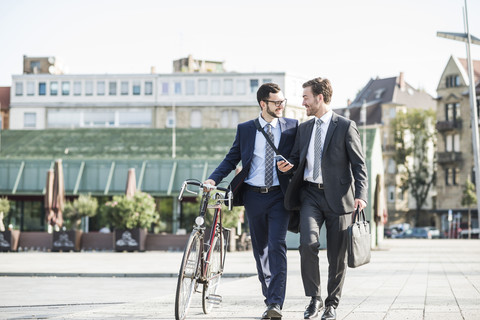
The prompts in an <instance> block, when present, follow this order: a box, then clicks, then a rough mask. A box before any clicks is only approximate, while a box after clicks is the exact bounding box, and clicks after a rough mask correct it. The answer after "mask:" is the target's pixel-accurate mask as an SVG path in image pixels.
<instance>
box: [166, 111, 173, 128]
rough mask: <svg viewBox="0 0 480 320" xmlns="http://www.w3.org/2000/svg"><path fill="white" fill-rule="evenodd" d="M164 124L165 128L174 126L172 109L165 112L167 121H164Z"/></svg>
mask: <svg viewBox="0 0 480 320" xmlns="http://www.w3.org/2000/svg"><path fill="white" fill-rule="evenodd" d="M165 126H166V127H167V128H173V126H175V117H174V116H173V111H172V110H169V111H168V112H167V121H166V123H165Z"/></svg>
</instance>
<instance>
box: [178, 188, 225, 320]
mask: <svg viewBox="0 0 480 320" xmlns="http://www.w3.org/2000/svg"><path fill="white" fill-rule="evenodd" d="M189 185H192V186H197V187H198V188H199V190H201V189H203V190H204V191H203V194H202V199H201V201H200V210H199V215H198V217H197V218H196V219H195V225H194V227H193V230H192V233H191V234H190V237H189V239H188V241H187V244H186V245H185V250H184V253H183V259H182V264H181V265H180V271H179V272H178V282H177V291H176V294H175V319H176V320H184V319H185V318H186V316H187V312H188V309H189V307H190V302H191V300H192V296H193V294H194V293H196V292H199V291H197V289H198V287H199V285H201V284H203V290H202V309H203V312H204V313H205V314H208V313H209V312H210V311H211V310H212V308H213V305H219V304H220V303H221V302H222V297H221V296H220V295H218V294H217V290H218V287H219V285H220V278H221V277H222V274H223V266H224V263H225V256H226V243H228V233H227V242H225V239H224V231H225V230H227V229H225V228H223V226H222V204H223V205H228V209H229V210H232V200H233V194H232V192H231V191H230V190H229V189H227V188H222V187H217V186H212V185H204V184H203V183H201V182H200V181H197V180H192V179H189V180H185V181H184V182H183V185H182V189H181V191H180V194H179V196H178V200H180V201H182V199H183V193H184V192H189V193H192V194H197V195H198V194H199V192H194V191H191V190H189V189H188V186H189ZM213 190H219V191H224V192H225V195H224V196H223V197H222V196H221V195H220V193H218V192H217V193H215V195H214V196H213V199H215V204H213V205H210V204H209V200H210V199H211V198H212V197H211V195H210V193H211V191H213ZM208 209H214V214H213V222H212V227H211V232H210V235H209V237H208V239H205V236H206V234H205V233H206V227H205V215H206V213H207V211H208ZM205 240H207V241H205Z"/></svg>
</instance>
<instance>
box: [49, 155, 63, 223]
mask: <svg viewBox="0 0 480 320" xmlns="http://www.w3.org/2000/svg"><path fill="white" fill-rule="evenodd" d="M64 206H65V182H64V178H63V166H62V160H61V159H59V160H56V161H55V167H54V171H53V203H52V208H53V211H54V212H55V224H56V225H57V226H59V227H61V226H62V225H63V215H62V212H63V209H64Z"/></svg>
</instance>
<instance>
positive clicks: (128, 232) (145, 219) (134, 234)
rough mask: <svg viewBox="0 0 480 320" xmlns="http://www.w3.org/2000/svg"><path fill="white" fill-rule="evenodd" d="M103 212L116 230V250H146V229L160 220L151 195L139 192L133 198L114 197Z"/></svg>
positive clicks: (104, 207)
mask: <svg viewBox="0 0 480 320" xmlns="http://www.w3.org/2000/svg"><path fill="white" fill-rule="evenodd" d="M102 210H104V213H105V214H106V215H107V216H108V218H109V220H110V223H111V224H112V226H113V227H114V228H115V229H116V232H115V233H116V234H115V250H117V251H124V250H126V251H134V250H140V251H143V250H144V249H145V239H146V229H147V228H148V227H150V225H151V224H152V223H153V222H155V221H157V220H158V214H157V212H155V201H154V199H153V197H152V196H151V195H149V194H148V193H145V192H141V191H137V192H136V193H135V195H134V196H133V197H127V196H125V195H122V196H114V197H113V199H112V201H108V202H106V203H105V205H104V206H103V208H102Z"/></svg>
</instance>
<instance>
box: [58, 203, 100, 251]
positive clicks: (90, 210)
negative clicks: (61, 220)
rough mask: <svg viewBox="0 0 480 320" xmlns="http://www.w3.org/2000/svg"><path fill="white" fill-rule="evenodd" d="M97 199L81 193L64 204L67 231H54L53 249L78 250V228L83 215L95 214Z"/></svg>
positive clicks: (80, 232)
mask: <svg viewBox="0 0 480 320" xmlns="http://www.w3.org/2000/svg"><path fill="white" fill-rule="evenodd" d="M97 209H98V201H97V199H95V198H92V196H90V195H86V194H81V195H80V196H79V197H78V198H77V199H75V200H73V201H71V202H67V203H66V204H65V209H64V211H63V212H64V216H65V226H66V229H67V230H68V231H65V230H63V231H59V232H54V234H53V246H52V250H53V251H60V250H61V251H69V250H74V249H75V250H76V251H79V250H80V242H81V236H82V231H80V230H78V229H79V227H80V224H81V221H82V218H84V217H93V216H95V215H96V214H97Z"/></svg>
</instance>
